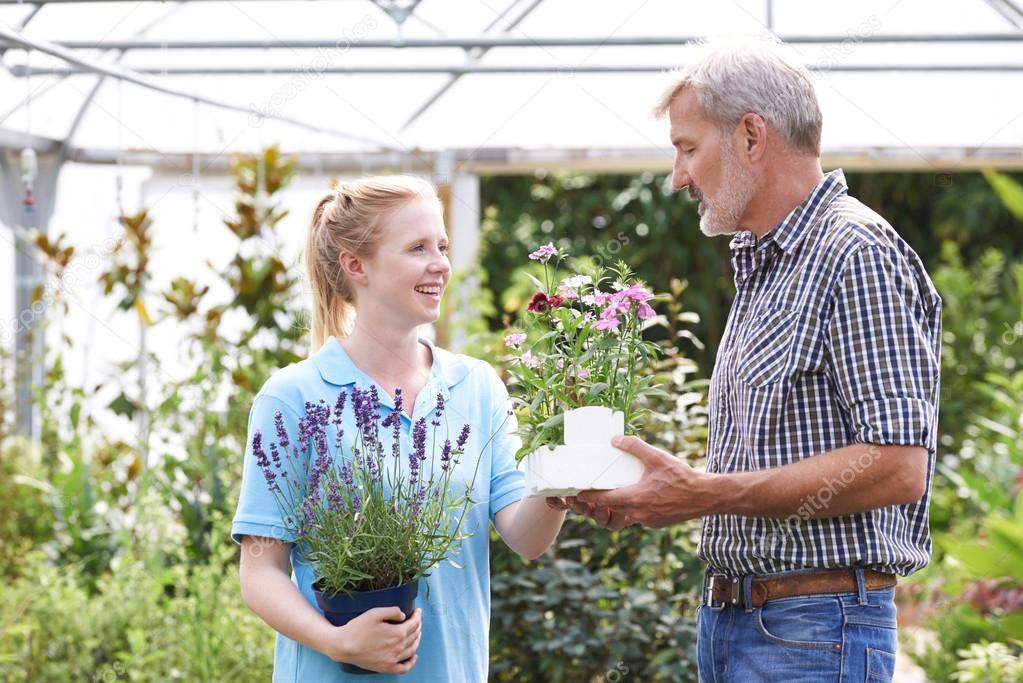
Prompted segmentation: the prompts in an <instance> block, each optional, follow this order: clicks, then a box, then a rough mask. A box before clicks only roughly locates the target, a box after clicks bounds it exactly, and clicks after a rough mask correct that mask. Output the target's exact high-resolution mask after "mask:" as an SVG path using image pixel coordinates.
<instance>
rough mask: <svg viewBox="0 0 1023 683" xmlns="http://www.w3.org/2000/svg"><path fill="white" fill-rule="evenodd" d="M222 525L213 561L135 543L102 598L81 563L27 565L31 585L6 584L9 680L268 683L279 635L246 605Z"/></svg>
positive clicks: (2, 675) (1, 650)
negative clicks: (193, 561) (195, 562)
mask: <svg viewBox="0 0 1023 683" xmlns="http://www.w3.org/2000/svg"><path fill="white" fill-rule="evenodd" d="M138 512H139V513H140V514H141V513H142V511H141V510H139V511H138ZM218 527H219V532H218V533H216V534H215V536H216V538H215V541H214V544H213V547H214V548H215V549H216V550H215V552H213V553H211V555H210V562H209V563H207V564H205V565H199V566H190V565H188V564H187V563H184V562H181V560H182V559H183V557H181V556H177V555H175V556H172V557H165V556H164V555H163V554H162V553H161V552H160V551H158V550H156V549H154V548H152V547H150V546H147V545H146V544H138V545H132V546H129V547H126V548H123V549H124V550H126V552H125V554H124V555H123V556H122V557H121V558H120V559H119V561H118V563H117V566H116V568H115V569H116V570H115V571H114V572H112V573H106V574H103V575H102V576H100V577H99V579H98V581H97V585H96V588H95V591H89V590H87V589H86V588H84V585H85V584H86V583H87V577H86V576H83V574H82V572H81V570H79V569H78V568H76V567H74V566H70V567H64V568H57V567H54V566H52V565H51V564H49V563H48V562H46V561H45V560H44V558H43V557H42V556H41V555H40V554H39V553H31V554H28V555H27V556H25V557H24V558H22V564H23V572H22V576H21V578H18V579H17V580H15V581H13V582H8V581H4V582H2V583H0V680H4V681H10V682H11V683H16V682H18V681H26V682H28V681H52V682H53V683H60V682H62V681H68V682H70V681H92V680H99V681H108V680H129V681H154V682H155V681H169V680H181V681H209V682H211V683H212V682H214V681H216V682H219V681H250V680H267V679H268V678H269V676H270V670H271V668H272V665H273V640H272V638H271V637H270V635H271V631H270V630H269V629H268V628H267V627H266V626H265V625H263V624H262V622H260V621H259V619H258V618H257V617H256V616H255V615H253V614H252V613H251V612H249V611H248V610H247V609H246V608H245V606H244V605H243V604H242V602H241V600H240V599H239V590H240V588H239V585H238V578H237V570H236V567H235V562H236V555H235V548H234V546H233V544H232V543H231V542H230V541H229V540H228V539H227V538H226V534H225V531H226V523H225V521H224V520H222V519H221V520H220V521H219V522H218Z"/></svg>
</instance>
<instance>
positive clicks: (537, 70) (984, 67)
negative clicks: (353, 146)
mask: <svg viewBox="0 0 1023 683" xmlns="http://www.w3.org/2000/svg"><path fill="white" fill-rule="evenodd" d="M678 67H679V64H636V65H610V64H608V65H598V64H581V65H572V64H564V65H560V66H558V65H551V66H515V65H507V66H495V65H482V64H476V65H466V66H417V65H411V64H410V65H407V66H351V67H344V66H332V67H326V68H324V69H317V70H316V73H318V74H337V75H345V76H357V75H367V74H372V75H378V76H385V75H387V76H397V75H415V74H456V75H465V74H491V75H504V74H562V75H565V76H573V75H578V74H636V73H669V72H671V71H672V70H674V69H677V68H678ZM806 68H807V69H809V70H810V71H818V72H824V73H834V72H846V73H876V72H892V71H898V72H904V73H1014V72H1018V71H1023V62H1020V63H1019V64H822V65H816V64H807V65H806ZM11 71H12V74H13V75H15V76H19V77H24V76H67V75H73V74H78V73H89V70H88V69H75V68H50V67H46V68H37V67H24V66H15V67H12V69H11ZM134 71H135V72H136V73H139V74H145V75H161V76H264V75H282V74H283V75H295V74H302V73H306V72H308V71H309V67H308V66H302V65H296V66H163V67H159V66H158V67H146V68H143V69H135V70H134ZM199 99H201V98H199Z"/></svg>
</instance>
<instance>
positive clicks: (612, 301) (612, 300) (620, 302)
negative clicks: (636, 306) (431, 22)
mask: <svg viewBox="0 0 1023 683" xmlns="http://www.w3.org/2000/svg"><path fill="white" fill-rule="evenodd" d="M628 312H629V304H628V303H627V302H626V301H625V298H624V297H621V296H618V295H617V294H615V295H611V296H610V297H608V302H607V308H605V309H604V310H603V311H601V312H600V317H601V318H613V317H615V316H616V315H618V314H619V313H628Z"/></svg>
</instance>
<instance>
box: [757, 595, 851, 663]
mask: <svg viewBox="0 0 1023 683" xmlns="http://www.w3.org/2000/svg"><path fill="white" fill-rule="evenodd" d="M755 620H756V626H757V630H758V631H759V632H760V635H762V636H763V637H764V638H766V639H767V640H768V641H769V642H772V643H774V644H775V645H782V646H784V647H789V648H797V649H804V650H833V651H835V650H841V648H842V625H843V623H844V614H843V612H842V605H841V603H840V602H839V601H838V600H837V599H836V598H830V597H820V598H783V599H780V600H770V601H768V602H765V603H764V606H763V607H761V608H760V609H758V610H757V611H756V617H755Z"/></svg>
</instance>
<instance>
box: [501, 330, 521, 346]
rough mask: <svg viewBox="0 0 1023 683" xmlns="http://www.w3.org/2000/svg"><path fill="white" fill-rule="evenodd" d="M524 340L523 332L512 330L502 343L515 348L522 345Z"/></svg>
mask: <svg viewBox="0 0 1023 683" xmlns="http://www.w3.org/2000/svg"><path fill="white" fill-rule="evenodd" d="M524 341H526V335H525V333H524V332H512V333H511V334H509V335H508V336H507V337H505V338H504V345H505V346H507V347H508V348H510V349H517V348H519V347H520V346H522V343H523V342H524Z"/></svg>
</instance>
